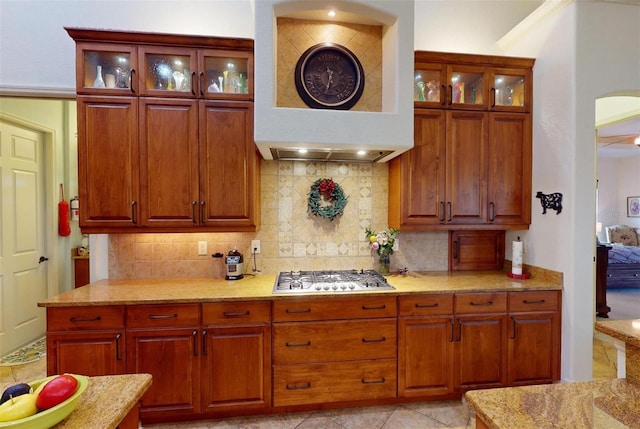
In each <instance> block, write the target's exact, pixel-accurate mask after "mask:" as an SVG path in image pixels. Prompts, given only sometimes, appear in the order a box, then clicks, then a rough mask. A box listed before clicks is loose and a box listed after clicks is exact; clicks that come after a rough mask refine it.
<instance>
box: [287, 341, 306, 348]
mask: <svg viewBox="0 0 640 429" xmlns="http://www.w3.org/2000/svg"><path fill="white" fill-rule="evenodd" d="M284 344H285V346H287V347H309V346H310V345H311V341H307V342H306V343H290V342H288V341H287V342H286V343H284Z"/></svg>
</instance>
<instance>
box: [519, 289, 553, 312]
mask: <svg viewBox="0 0 640 429" xmlns="http://www.w3.org/2000/svg"><path fill="white" fill-rule="evenodd" d="M559 302H560V292H559V291H539V292H538V291H536V292H509V312H514V311H549V310H559V308H558V304H559Z"/></svg>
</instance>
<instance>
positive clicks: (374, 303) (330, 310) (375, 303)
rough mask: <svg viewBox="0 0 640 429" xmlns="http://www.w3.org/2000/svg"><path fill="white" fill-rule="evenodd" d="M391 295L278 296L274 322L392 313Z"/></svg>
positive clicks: (395, 310) (274, 310) (394, 301)
mask: <svg viewBox="0 0 640 429" xmlns="http://www.w3.org/2000/svg"><path fill="white" fill-rule="evenodd" d="M396 315H397V306H396V297H395V296H371V295H368V296H362V295H361V296H358V297H353V298H326V299H323V298H320V299H291V300H278V301H274V303H273V321H274V322H292V321H304V320H331V319H366V318H373V317H396Z"/></svg>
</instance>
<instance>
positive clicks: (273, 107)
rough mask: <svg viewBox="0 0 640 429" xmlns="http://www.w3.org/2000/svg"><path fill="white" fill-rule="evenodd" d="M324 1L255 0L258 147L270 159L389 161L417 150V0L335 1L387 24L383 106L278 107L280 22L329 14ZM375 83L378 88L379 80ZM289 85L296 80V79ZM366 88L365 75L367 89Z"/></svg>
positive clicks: (383, 44) (339, 4) (255, 95)
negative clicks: (365, 108)
mask: <svg viewBox="0 0 640 429" xmlns="http://www.w3.org/2000/svg"><path fill="white" fill-rule="evenodd" d="M326 4H327V3H326V1H325V0H318V1H316V0H304V1H298V2H296V1H291V0H260V1H256V2H255V3H254V6H255V39H254V62H255V70H256V74H255V94H254V97H255V98H254V141H255V143H256V146H257V147H258V149H259V151H260V153H261V155H262V157H263V158H264V159H267V160H271V159H281V160H307V161H345V162H386V161H389V160H390V159H392V158H394V157H395V156H398V155H400V154H401V153H403V152H405V151H407V150H409V149H411V148H412V147H413V138H414V135H413V65H414V48H413V41H414V34H413V27H414V17H413V11H414V4H413V1H412V0H407V1H402V2H398V1H397V0H379V1H376V2H371V1H364V0H337V1H335V2H332V3H331V4H332V6H333V7H335V8H337V9H340V10H346V11H348V12H350V13H351V14H357V15H361V16H363V17H366V18H367V19H370V20H373V21H375V22H377V23H379V24H380V25H381V26H382V41H381V45H382V64H381V66H380V67H381V71H382V79H381V80H382V82H383V84H381V87H380V89H379V90H380V95H381V101H382V103H381V108H380V109H379V111H363V110H330V109H312V108H300V107H283V106H278V103H277V100H276V98H277V92H278V82H277V79H276V75H277V61H278V52H277V49H276V45H277V19H278V17H285V18H289V17H295V16H296V13H302V12H309V11H322V10H324V11H325V15H326V7H327V6H326ZM372 5H374V6H372ZM300 49H301V50H302V51H303V50H304V49H303V48H300ZM365 73H366V69H365ZM370 84H371V85H375V83H374V82H371V83H370ZM291 85H294V82H293V76H292V77H291ZM366 85H367V81H366V80H365V88H366ZM294 90H295V89H294ZM300 149H306V153H301V152H299V150H300ZM359 152H364V155H359Z"/></svg>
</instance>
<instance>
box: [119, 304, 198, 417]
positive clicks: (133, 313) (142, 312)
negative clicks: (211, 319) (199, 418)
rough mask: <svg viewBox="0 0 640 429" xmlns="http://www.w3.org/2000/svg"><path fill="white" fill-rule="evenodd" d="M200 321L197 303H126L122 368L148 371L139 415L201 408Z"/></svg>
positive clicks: (180, 411)
mask: <svg viewBox="0 0 640 429" xmlns="http://www.w3.org/2000/svg"><path fill="white" fill-rule="evenodd" d="M199 325H200V305H199V304H188V305H139V306H132V307H129V308H128V309H127V357H126V368H127V372H129V373H148V374H151V375H152V376H153V383H152V384H151V387H150V388H149V389H148V390H147V392H146V393H145V394H144V395H143V396H142V399H141V401H140V405H141V406H140V417H141V418H142V419H143V420H144V419H145V417H148V416H153V417H169V416H179V415H187V414H194V413H197V412H199V411H200V355H201V353H202V352H201V350H200V341H199V338H198V337H199V329H200V326H199Z"/></svg>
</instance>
